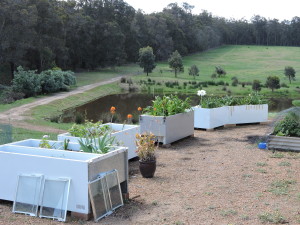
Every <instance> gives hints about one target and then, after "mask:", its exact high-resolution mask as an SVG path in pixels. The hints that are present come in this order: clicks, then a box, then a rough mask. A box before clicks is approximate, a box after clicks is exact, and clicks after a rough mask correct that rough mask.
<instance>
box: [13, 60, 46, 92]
mask: <svg viewBox="0 0 300 225" xmlns="http://www.w3.org/2000/svg"><path fill="white" fill-rule="evenodd" d="M40 82H41V81H40V77H39V76H38V74H36V73H35V71H34V70H28V71H25V70H24V69H23V67H21V66H19V67H18V68H17V71H16V72H15V73H14V79H13V84H12V92H16V93H24V97H31V96H35V95H37V94H38V93H40V92H41V83H40Z"/></svg>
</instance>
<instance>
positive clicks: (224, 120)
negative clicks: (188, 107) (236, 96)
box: [193, 104, 268, 129]
mask: <svg viewBox="0 0 300 225" xmlns="http://www.w3.org/2000/svg"><path fill="white" fill-rule="evenodd" d="M193 109H194V111H195V123H194V126H195V128H202V129H213V128H216V127H220V126H224V125H226V124H243V123H260V122H266V121H267V120H268V104H263V105H239V106H223V107H219V108H212V109H207V108H201V107H193Z"/></svg>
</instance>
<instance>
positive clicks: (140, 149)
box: [136, 133, 157, 162]
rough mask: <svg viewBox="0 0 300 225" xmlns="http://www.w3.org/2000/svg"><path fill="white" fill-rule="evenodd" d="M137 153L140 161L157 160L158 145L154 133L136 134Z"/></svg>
mask: <svg viewBox="0 0 300 225" xmlns="http://www.w3.org/2000/svg"><path fill="white" fill-rule="evenodd" d="M136 139H137V141H136V145H137V150H136V153H137V155H138V157H139V159H140V161H144V162H149V161H155V160H156V156H155V151H156V149H157V147H156V146H155V136H154V134H152V133H145V134H136Z"/></svg>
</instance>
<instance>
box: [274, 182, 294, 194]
mask: <svg viewBox="0 0 300 225" xmlns="http://www.w3.org/2000/svg"><path fill="white" fill-rule="evenodd" d="M295 183H296V181H295V180H276V181H274V182H272V183H271V185H270V189H269V192H271V193H273V194H274V195H287V194H288V193H289V187H290V185H293V184H295Z"/></svg>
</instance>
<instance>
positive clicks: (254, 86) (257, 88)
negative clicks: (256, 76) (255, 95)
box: [252, 80, 261, 92]
mask: <svg viewBox="0 0 300 225" xmlns="http://www.w3.org/2000/svg"><path fill="white" fill-rule="evenodd" d="M252 90H253V91H257V92H258V91H260V90H261V82H260V81H259V80H254V81H253V83H252Z"/></svg>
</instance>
